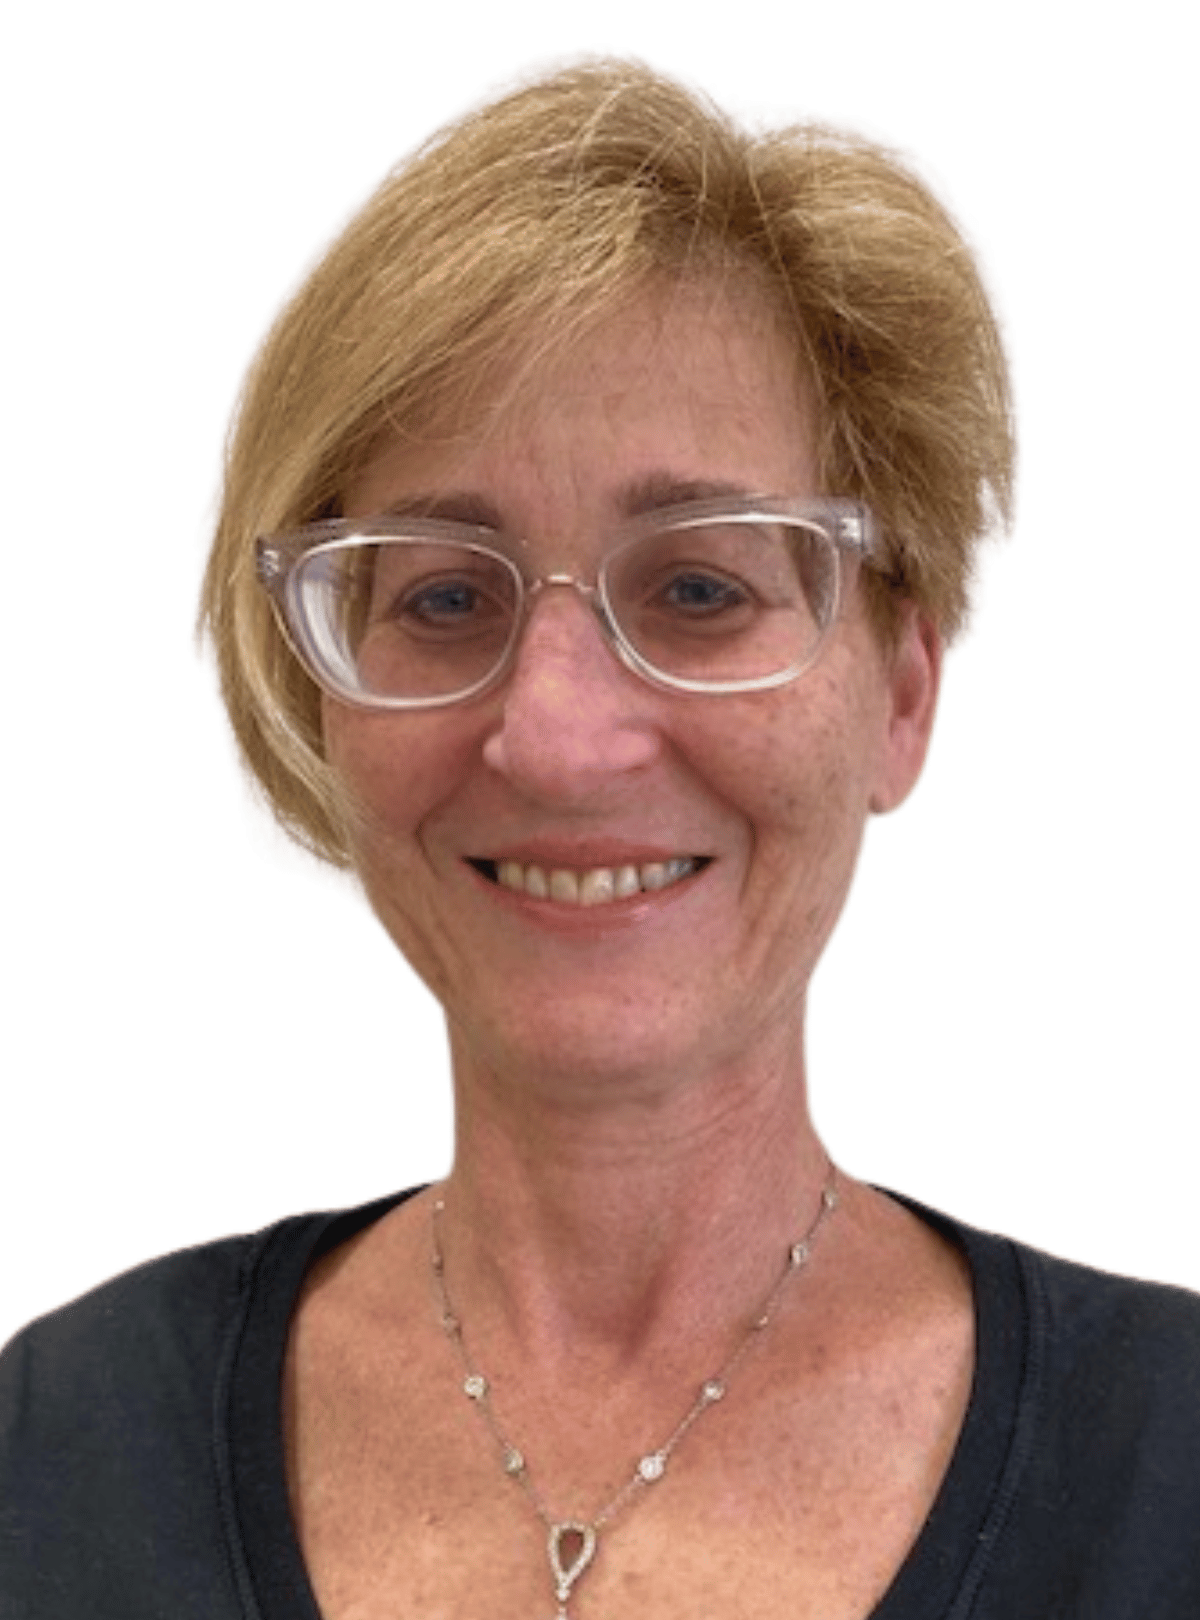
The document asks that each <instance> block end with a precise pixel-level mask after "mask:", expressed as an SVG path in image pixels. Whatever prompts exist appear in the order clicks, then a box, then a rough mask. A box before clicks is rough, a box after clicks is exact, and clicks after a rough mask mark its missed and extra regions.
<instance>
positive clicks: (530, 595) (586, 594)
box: [525, 572, 613, 647]
mask: <svg viewBox="0 0 1200 1620" xmlns="http://www.w3.org/2000/svg"><path fill="white" fill-rule="evenodd" d="M564 588H565V589H567V590H572V591H574V592H576V594H577V595H578V596H579V597H580V598H581V599H582V600H583V602H584V604H585V605H586V606H587V607H588V608H590V609H591V613H592V617H593V618H594V620H595V621H596V623H597V624H598V625H599V627H600V630H601V632H602V634H603V637H604V640H605V641H606V642H607V643H608V644H609V645H610V647H611V645H612V643H613V626H612V624H611V623H610V622H609V616H608V613H607V611H606V608H605V603H604V598H603V595H602V594H601V591H600V589H599V586H598V585H594V584H589V582H588V581H587V580H586V579H581V578H580V577H579V575H578V574H567V573H562V572H555V573H551V574H539V575H538V576H537V578H536V579H531V580H529V581H527V582H526V585H525V623H526V625H528V622H529V618H530V615H531V614H532V613H533V610H534V608H535V607H536V606H537V604H538V602H539V600H540V599H541V598H542V597H544V596H545V595H546V594H547V593H548V592H550V591H553V590H556V589H557V590H561V589H564Z"/></svg>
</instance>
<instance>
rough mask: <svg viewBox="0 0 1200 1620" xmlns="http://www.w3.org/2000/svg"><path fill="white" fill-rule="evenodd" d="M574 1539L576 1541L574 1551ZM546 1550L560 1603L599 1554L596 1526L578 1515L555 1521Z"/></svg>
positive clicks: (569, 1593)
mask: <svg viewBox="0 0 1200 1620" xmlns="http://www.w3.org/2000/svg"><path fill="white" fill-rule="evenodd" d="M572 1543H574V1544H575V1546H574V1552H573V1553H572V1551H571V1546H570V1544H572ZM564 1544H566V1545H564ZM546 1551H547V1553H548V1554H549V1557H550V1573H551V1574H552V1575H553V1576H554V1595H555V1597H557V1599H558V1601H559V1603H560V1604H563V1603H566V1601H567V1599H568V1598H569V1597H570V1596H571V1588H572V1587H573V1586H574V1585H575V1582H576V1581H577V1580H578V1579H579V1577H580V1576H581V1575H582V1574H583V1572H584V1570H585V1569H587V1567H588V1565H589V1564H590V1563H591V1561H592V1559H593V1558H594V1557H595V1556H596V1531H595V1528H594V1527H593V1526H592V1525H590V1524H580V1523H579V1521H578V1520H577V1519H564V1520H563V1522H562V1524H552V1525H551V1526H550V1534H549V1536H548V1537H547V1538H546ZM560 1612H561V1611H560Z"/></svg>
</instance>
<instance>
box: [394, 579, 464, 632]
mask: <svg viewBox="0 0 1200 1620" xmlns="http://www.w3.org/2000/svg"><path fill="white" fill-rule="evenodd" d="M480 606H481V603H480V593H479V592H478V591H477V590H476V589H475V587H474V586H473V585H468V584H467V582H466V581H465V580H461V579H448V580H444V581H442V582H440V583H438V584H436V585H427V586H425V587H424V588H423V589H421V590H419V591H413V592H412V593H411V594H410V595H409V596H408V597H406V598H405V600H404V601H403V602H402V603H401V604H400V605H399V611H400V612H401V613H403V614H405V615H411V616H412V617H413V618H416V619H422V620H424V622H425V623H427V624H439V623H450V622H452V621H459V622H461V621H462V620H463V619H466V618H469V617H471V615H472V614H474V613H476V612H477V610H478V609H479V607H480Z"/></svg>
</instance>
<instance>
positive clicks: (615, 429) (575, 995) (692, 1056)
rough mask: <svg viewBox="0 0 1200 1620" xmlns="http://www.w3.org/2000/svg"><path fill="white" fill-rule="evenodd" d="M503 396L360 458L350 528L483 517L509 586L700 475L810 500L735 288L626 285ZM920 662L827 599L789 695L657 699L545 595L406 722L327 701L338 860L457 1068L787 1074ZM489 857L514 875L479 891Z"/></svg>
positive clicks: (764, 310)
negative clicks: (740, 1067) (415, 985)
mask: <svg viewBox="0 0 1200 1620" xmlns="http://www.w3.org/2000/svg"><path fill="white" fill-rule="evenodd" d="M513 380H514V379H513V378H512V377H509V376H506V375H504V374H497V375H496V376H495V377H494V378H493V379H491V380H490V387H491V390H492V391H491V397H492V398H493V399H494V400H495V401H496V409H495V410H494V411H493V412H492V413H491V415H490V419H489V422H488V425H487V426H486V427H485V428H480V429H479V430H471V431H469V432H467V433H465V434H461V435H446V436H444V437H441V438H439V439H438V440H436V441H432V440H431V441H430V442H429V443H428V444H424V445H422V444H414V443H413V442H412V441H411V440H405V441H401V440H396V441H395V442H391V443H386V444H384V445H383V446H382V447H381V448H380V449H379V451H378V453H377V454H376V456H375V457H374V459H373V460H372V461H371V463H370V464H369V466H368V467H367V469H366V471H365V472H364V473H363V475H362V476H361V478H360V479H359V480H358V481H357V483H356V484H355V485H354V487H353V488H352V489H351V490H350V491H349V497H348V500H347V503H346V510H347V512H348V514H349V515H364V514H368V513H375V512H380V511H383V510H385V509H387V508H388V507H391V506H393V505H397V504H400V503H403V504H404V505H408V504H409V503H411V502H413V501H414V500H415V501H420V502H423V503H428V505H429V506H430V507H431V508H433V509H435V510H436V511H438V512H439V513H441V514H442V515H447V516H452V517H455V516H457V517H461V518H464V519H467V520H469V521H479V520H480V519H481V517H484V518H486V520H487V521H488V522H489V523H491V524H494V525H496V526H498V527H499V529H500V530H501V531H502V532H503V534H504V535H505V536H506V537H507V538H508V539H509V540H510V541H512V542H515V541H517V540H518V539H519V540H520V541H521V542H522V550H521V557H522V560H523V562H524V563H525V565H526V567H527V570H528V573H529V575H530V576H533V575H540V574H546V573H553V572H565V573H571V574H575V575H579V576H581V577H583V578H585V579H592V578H594V574H595V568H596V563H597V561H598V559H599V557H600V556H601V555H602V554H603V552H604V550H605V549H606V537H607V536H608V535H610V534H611V532H612V530H613V529H614V527H615V526H616V525H618V524H619V523H620V522H621V521H622V520H623V519H626V518H627V517H628V516H629V515H630V513H631V510H633V509H637V510H639V511H640V510H643V509H645V508H646V506H647V505H651V506H652V505H655V504H662V505H663V506H668V505H673V504H677V503H678V502H679V501H680V500H683V499H688V498H692V497H694V496H696V495H697V494H698V493H705V492H707V491H708V490H709V488H710V486H718V487H719V488H720V489H721V490H722V491H728V492H732V493H735V494H738V493H740V494H771V495H801V496H803V495H807V494H815V493H817V492H818V491H817V483H816V471H815V464H814V431H813V422H812V418H811V414H810V407H809V403H808V401H807V400H806V398H805V397H804V394H803V391H802V390H801V389H799V388H798V386H797V381H796V367H795V362H794V359H793V355H792V352H791V350H790V348H789V346H788V343H787V340H786V339H785V337H784V336H783V335H782V333H781V330H780V327H779V325H778V324H777V322H776V320H775V319H774V317H773V315H772V313H771V311H770V310H769V309H768V307H767V306H766V305H765V303H760V302H759V301H758V300H757V298H756V297H753V296H751V295H749V294H747V295H746V296H745V297H744V298H742V299H739V300H738V301H737V302H732V301H730V299H729V298H728V297H727V296H726V295H725V294H723V293H722V292H719V291H715V290H714V289H713V288H711V287H710V286H708V285H707V284H704V283H700V284H697V285H696V286H694V287H691V288H689V289H685V290H684V291H682V292H681V291H679V290H676V291H675V292H674V293H673V294H671V295H669V296H668V295H665V294H664V295H662V296H658V295H652V294H650V293H646V294H645V295H643V296H640V297H638V298H637V299H635V300H633V301H631V302H630V303H629V304H628V305H627V306H625V307H623V308H622V309H621V311H620V312H619V313H616V314H613V315H611V316H608V317H606V318H604V319H603V320H602V321H601V322H600V323H599V324H597V325H595V326H594V327H593V328H591V329H590V330H589V331H588V332H587V333H586V334H585V335H584V336H583V337H582V338H580V339H578V340H576V341H575V342H574V343H573V344H572V345H571V346H570V347H569V348H567V349H565V350H558V351H555V352H554V353H553V354H552V355H551V356H550V358H549V359H547V360H546V361H545V362H544V363H543V364H541V365H540V366H539V368H538V369H537V371H536V374H535V378H534V381H533V383H532V384H531V383H530V382H529V381H528V380H527V379H524V380H523V381H522V384H521V386H520V387H519V388H515V389H513V388H509V387H508V386H506V385H508V384H510V383H511V382H512V381H513ZM937 652H938V649H937V644H936V638H935V637H934V636H933V635H932V634H931V633H926V631H925V630H924V628H923V626H922V625H921V623H920V622H919V621H918V620H917V618H916V617H915V616H913V617H912V618H911V619H910V620H909V621H907V622H906V624H905V627H904V629H903V630H902V632H901V636H900V641H899V646H898V649H897V651H896V652H895V653H894V654H888V655H885V654H884V653H883V652H882V651H881V649H880V648H879V646H878V645H877V642H876V640H875V638H874V636H873V635H872V633H871V631H870V629H869V628H868V626H867V623H866V620H865V616H864V613H863V611H862V609H861V605H860V603H859V601H858V598H857V594H856V593H853V592H852V593H851V596H850V599H849V601H848V603H847V606H846V608H845V610H844V612H843V616H842V620H841V622H840V623H839V624H838V626H837V627H836V629H835V631H834V633H833V635H832V636H831V638H830V640H829V642H828V643H827V644H826V646H825V648H824V650H823V652H822V655H821V657H820V659H819V661H818V662H817V664H816V665H815V666H814V667H813V668H811V669H810V670H809V672H808V673H807V674H806V675H805V676H804V677H803V678H802V679H801V680H799V681H798V682H795V683H793V684H792V685H790V686H785V687H781V688H779V689H777V690H774V691H768V692H759V693H747V694H739V695H732V696H731V695H704V696H698V695H694V694H684V693H672V692H668V691H663V690H659V689H657V688H655V687H652V686H650V685H648V684H646V682H644V681H643V680H641V679H640V678H639V677H637V676H636V675H634V674H632V673H631V672H630V671H629V670H628V669H626V668H624V667H623V666H622V665H621V664H619V663H618V662H617V660H616V658H615V657H614V655H613V653H612V652H611V650H610V648H609V647H608V645H607V643H606V642H605V640H604V638H603V634H602V632H601V630H600V628H599V626H598V625H597V623H596V621H595V619H594V617H593V616H592V613H591V611H590V609H589V608H588V606H587V604H586V603H585V602H584V600H583V599H582V598H581V597H580V596H579V595H578V594H577V593H576V592H574V591H571V590H548V591H545V592H543V593H542V594H541V595H540V596H539V597H538V598H537V600H536V604H535V606H534V607H533V610H532V614H531V617H530V619H529V622H528V624H527V626H526V630H525V634H524V638H523V641H522V643H521V646H520V649H519V651H518V654H517V656H516V661H515V664H514V666H513V668H512V669H511V671H510V673H509V674H508V676H507V677H506V679H505V680H504V681H503V682H502V683H501V684H500V685H499V686H497V687H496V688H495V689H493V690H492V691H490V692H488V693H486V694H485V695H483V696H482V697H479V698H476V699H474V700H472V701H470V702H466V703H463V704H460V705H458V706H457V707H451V708H445V709H435V710H429V711H424V712H414V713H379V712H370V711H366V710H360V709H355V708H350V707H347V706H345V705H343V704H340V703H338V702H336V701H334V700H332V699H329V700H327V701H326V706H325V714H324V723H325V735H326V742H327V749H328V754H329V758H330V760H331V762H332V764H333V765H334V767H335V768H336V770H337V771H338V772H339V773H340V775H341V777H342V778H343V780H344V781H345V783H346V784H347V786H348V787H349V788H350V790H351V792H352V794H353V796H354V797H355V799H356V800H357V803H358V805H359V806H360V808H361V811H362V815H361V820H360V823H359V825H358V826H357V828H356V831H355V832H354V834H353V844H354V854H355V859H356V863H357V866H358V869H359V872H360V874H361V877H362V880H363V882H364V885H365V887H366V890H367V892H368V894H369V897H370V899H371V901H372V903H373V905H374V907H375V909H376V911H377V912H378V914H379V916H380V918H381V920H382V921H383V923H384V925H385V927H386V928H387V929H388V931H389V933H390V934H391V935H392V937H393V939H394V940H395V942H396V944H397V945H398V946H399V947H400V949H401V950H402V951H403V952H404V953H405V955H406V956H407V957H408V958H409V959H410V960H411V962H412V963H413V965H414V966H415V967H416V969H417V970H418V971H419V972H420V973H421V974H422V975H423V977H424V978H425V979H426V981H427V982H428V983H429V985H430V986H431V988H432V989H433V991H434V992H435V994H436V995H437V996H438V997H439V998H440V1000H441V1001H442V1003H443V1004H444V1006H445V1008H446V1011H447V1015H448V1019H449V1023H450V1030H451V1037H452V1042H453V1045H454V1048H455V1053H456V1058H457V1059H458V1061H459V1062H460V1063H462V1062H464V1061H465V1062H469V1063H474V1064H477V1065H484V1066H485V1067H487V1068H489V1069H491V1070H494V1071H497V1072H498V1071H500V1070H503V1069H519V1070H520V1072H521V1073H522V1074H524V1075H526V1076H530V1077H532V1076H533V1075H535V1074H538V1073H549V1074H555V1075H559V1076H563V1075H569V1076H571V1077H572V1080H573V1082H574V1083H577V1084H580V1085H585V1086H586V1085H591V1084H595V1083H598V1082H599V1081H600V1080H601V1079H602V1078H603V1076H605V1075H612V1074H614V1073H617V1072H620V1073H623V1074H625V1075H627V1076H631V1077H632V1076H637V1075H642V1076H646V1077H649V1076H664V1075H668V1076H669V1075H672V1074H676V1073H678V1074H682V1075H695V1074H697V1073H698V1072H699V1071H700V1070H702V1069H704V1068H706V1067H710V1066H713V1065H725V1066H726V1067H728V1065H729V1064H730V1063H734V1064H736V1063H737V1062H738V1061H740V1060H741V1059H742V1058H743V1057H745V1056H746V1054H747V1053H749V1052H753V1051H757V1052H762V1051H766V1050H767V1049H768V1048H769V1049H772V1050H776V1051H778V1052H780V1053H786V1054H787V1055H788V1056H787V1061H789V1062H792V1063H796V1062H799V1061H800V1058H799V1054H800V1052H801V1041H800V1034H801V1028H802V1017H803V1006H804V998H805V991H806V987H807V984H808V980H809V977H810V974H811V972H812V969H813V967H814V965H815V963H816V961H817V958H818V956H819V954H820V951H821V949H822V947H823V945H824V943H825V941H826V939H827V938H828V935H829V932H830V929H831V928H832V926H833V923H834V921H835V919H836V916H837V914H838V911H839V909H840V907H841V905H842V902H843V899H844V897H845V894H846V890H847V886H848V884H849V881H850V877H851V873H852V870H853V866H854V862H855V858H856V854H857V851H858V847H859V842H860V838H861V835H862V830H863V826H864V822H865V818H866V816H867V814H868V813H869V811H870V810H871V809H873V808H874V809H886V808H889V807H890V806H891V805H893V804H895V803H897V802H898V801H899V799H900V798H902V797H903V796H904V794H905V793H906V792H907V790H908V788H909V787H910V786H911V784H912V782H913V781H914V780H915V777H916V775H917V772H918V771H919V769H920V764H921V759H922V757H923V752H924V747H925V742H926V740H927V735H928V729H929V725H930V722H931V718H932V710H933V700H934V696H935V693H936V684H937V663H938V659H937ZM672 861H678V862H683V863H686V864H685V866H684V867H682V868H680V870H683V871H684V872H685V874H686V875H684V876H682V877H679V878H678V879H676V880H675V881H667V882H666V884H665V886H663V887H659V888H652V887H649V886H645V887H643V886H639V887H638V889H637V892H635V893H632V894H629V895H627V896H626V897H625V898H617V899H614V900H604V899H601V900H600V903H596V904H581V903H579V902H578V901H577V900H572V899H570V898H566V897H564V898H558V897H556V896H557V891H558V890H559V889H564V890H566V891H570V889H571V888H572V884H571V882H570V880H564V879H561V878H560V879H555V880H551V879H550V874H552V873H555V872H560V873H564V872H565V873H570V874H571V875H572V876H573V877H574V879H575V880H576V886H577V887H582V890H583V894H584V896H585V897H593V896H594V895H595V894H596V893H597V892H598V893H600V894H603V892H604V891H605V889H606V886H607V879H606V877H605V876H604V874H606V873H612V874H614V878H615V881H616V884H617V886H618V887H626V886H630V883H631V880H630V877H629V869H630V868H632V869H633V870H634V871H635V872H636V873H637V874H638V878H639V879H640V880H642V881H643V882H645V883H646V884H647V885H648V884H649V883H653V882H654V881H655V878H656V875H657V874H655V873H654V872H653V871H651V872H650V873H647V872H646V871H645V869H646V868H647V867H651V868H653V867H656V866H658V867H661V866H663V865H664V864H665V863H668V862H672ZM504 862H512V863H517V864H516V866H515V867H508V868H506V869H505V875H506V876H508V877H509V878H510V879H512V880H514V881H516V882H519V883H523V887H521V888H511V887H508V886H505V885H504V884H502V883H500V882H498V881H496V877H495V875H494V874H496V873H497V872H498V871H499V868H500V866H501V863H504ZM531 869H535V870H533V873H532V875H531ZM538 873H541V874H544V875H545V877H546V884H545V885H543V884H542V883H541V882H540V881H539V877H538ZM665 875H666V876H667V877H668V879H669V877H670V875H671V872H670V869H669V870H668V872H667V874H665ZM544 886H548V887H549V888H550V889H551V892H550V893H548V894H545V895H542V894H541V893H540V892H538V891H540V890H541V888H543V887H544ZM530 890H533V891H534V892H532V893H531V892H530ZM762 1043H766V1046H764V1045H763V1044H762Z"/></svg>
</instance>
